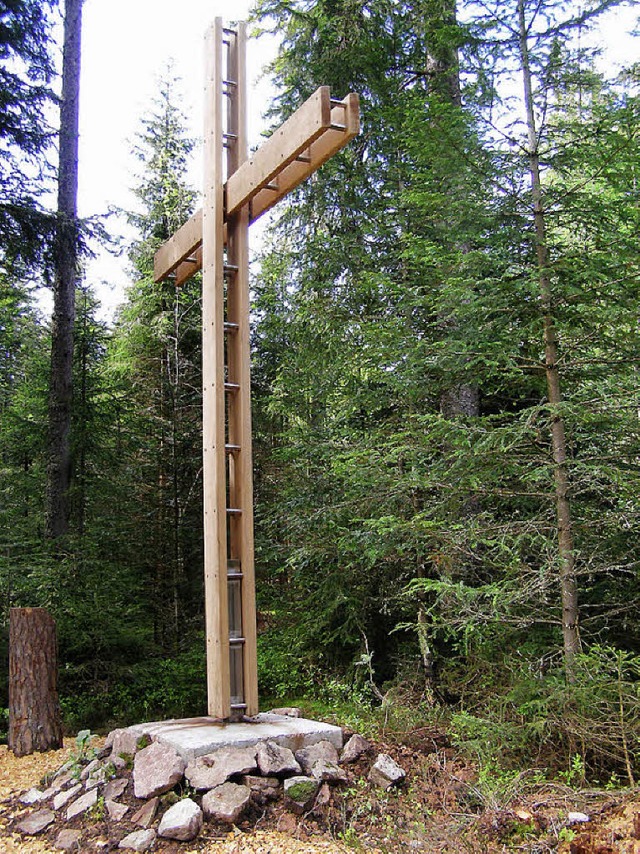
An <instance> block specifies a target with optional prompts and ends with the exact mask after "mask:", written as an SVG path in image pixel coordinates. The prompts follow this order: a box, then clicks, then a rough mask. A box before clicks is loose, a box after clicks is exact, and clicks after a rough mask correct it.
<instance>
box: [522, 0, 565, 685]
mask: <svg viewBox="0 0 640 854" xmlns="http://www.w3.org/2000/svg"><path fill="white" fill-rule="evenodd" d="M518 19H519V29H520V61H521V66H522V77H523V84H524V97H525V109H526V114H527V133H528V142H529V151H528V158H529V172H530V176H531V196H532V200H533V218H534V235H535V246H536V258H537V265H538V283H539V290H540V302H541V305H542V319H543V330H544V355H545V373H546V380H547V397H548V399H549V405H550V410H551V447H552V451H553V459H554V480H555V499H556V522H557V528H558V556H559V559H560V587H561V597H562V635H563V644H564V665H565V673H566V677H567V681H568V682H570V683H571V682H575V659H576V655H577V653H578V652H579V651H580V637H579V634H578V585H577V583H576V576H575V554H574V543H573V531H572V527H571V505H570V503H569V497H568V491H569V472H568V468H567V442H566V437H565V429H564V420H563V418H562V414H561V412H560V404H561V403H562V394H561V391H560V374H559V371H558V338H557V334H556V327H555V322H554V317H553V307H552V299H551V297H552V292H551V271H550V265H549V250H548V247H547V236H546V222H545V209H544V200H543V195H542V180H541V177H540V154H539V150H538V134H537V129H536V121H535V113H534V106H533V87H532V80H531V66H530V63H529V47H528V42H527V26H526V20H525V7H524V0H518Z"/></svg>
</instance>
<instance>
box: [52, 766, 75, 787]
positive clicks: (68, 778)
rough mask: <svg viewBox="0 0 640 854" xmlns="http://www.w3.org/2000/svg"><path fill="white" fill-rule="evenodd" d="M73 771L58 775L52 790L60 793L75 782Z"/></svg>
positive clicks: (54, 779)
mask: <svg viewBox="0 0 640 854" xmlns="http://www.w3.org/2000/svg"><path fill="white" fill-rule="evenodd" d="M75 779H76V777H75V776H74V773H73V771H66V772H65V773H64V774H56V776H55V777H54V778H53V781H52V783H51V788H52V789H55V790H56V792H59V791H60V789H64V787H65V786H67V785H68V784H69V783H71V782H72V781H73V780H75Z"/></svg>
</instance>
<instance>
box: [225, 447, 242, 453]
mask: <svg viewBox="0 0 640 854" xmlns="http://www.w3.org/2000/svg"><path fill="white" fill-rule="evenodd" d="M224 449H225V451H226V452H227V453H228V454H237V453H238V452H239V450H240V445H225V446H224Z"/></svg>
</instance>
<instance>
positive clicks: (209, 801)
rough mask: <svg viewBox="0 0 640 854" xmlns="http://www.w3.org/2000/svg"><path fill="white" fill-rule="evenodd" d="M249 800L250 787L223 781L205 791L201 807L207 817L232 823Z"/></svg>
mask: <svg viewBox="0 0 640 854" xmlns="http://www.w3.org/2000/svg"><path fill="white" fill-rule="evenodd" d="M250 800H251V789H250V788H249V787H248V786H240V785H238V784H237V783H223V784H222V785H221V786H217V787H216V788H215V789H211V791H209V792H207V793H206V795H205V796H204V797H203V798H202V809H203V810H204V814H205V816H206V817H207V818H208V819H213V820H215V821H224V822H227V824H233V823H234V822H236V821H237V820H238V819H239V818H240V816H241V815H242V813H243V812H244V810H245V809H246V807H247V805H248V803H249V801H250Z"/></svg>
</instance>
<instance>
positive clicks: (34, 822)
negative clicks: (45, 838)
mask: <svg viewBox="0 0 640 854" xmlns="http://www.w3.org/2000/svg"><path fill="white" fill-rule="evenodd" d="M55 818H56V814H55V813H54V812H53V811H52V810H38V812H34V813H31V815H29V816H27V817H26V818H23V819H22V821H21V822H20V824H18V827H17V829H18V830H19V831H20V833H25V834H26V835H27V836H35V835H36V833H42V831H43V830H44V829H45V828H46V827H49V825H50V824H51V822H53V821H55Z"/></svg>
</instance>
